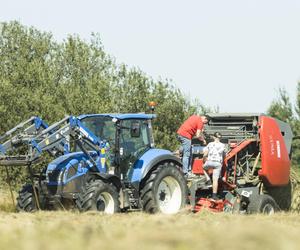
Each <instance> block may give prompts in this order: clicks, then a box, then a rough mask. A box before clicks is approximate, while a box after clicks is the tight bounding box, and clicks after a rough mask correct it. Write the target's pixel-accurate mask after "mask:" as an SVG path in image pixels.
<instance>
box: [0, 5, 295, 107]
mask: <svg viewBox="0 0 300 250" xmlns="http://www.w3.org/2000/svg"><path fill="white" fill-rule="evenodd" d="M10 20H18V21H20V22H21V23H22V24H24V25H27V26H34V27H36V28H38V29H40V30H42V31H48V32H52V33H53V35H54V37H55V39H57V40H58V41H61V40H63V39H65V38H66V37H67V35H68V34H78V35H79V36H80V37H81V38H83V39H85V40H87V41H88V40H89V38H90V34H91V32H96V33H99V34H100V36H101V38H102V42H103V45H104V48H105V50H106V51H107V52H108V53H109V54H111V55H112V56H114V57H115V58H116V60H117V62H119V63H125V64H127V65H129V66H135V67H139V68H140V69H141V70H142V71H144V72H145V73H146V74H147V75H149V76H151V77H153V78H154V79H160V78H162V79H165V78H168V79H172V81H173V83H174V84H175V85H176V86H177V87H178V88H180V89H181V90H182V91H183V92H184V93H185V94H186V95H188V96H190V97H192V98H196V97H197V98H198V99H199V100H200V101H201V102H202V103H203V104H205V105H208V106H211V107H214V106H219V107H220V111H222V112H265V111H266V109H267V108H268V106H269V105H270V103H271V101H272V100H273V99H274V98H276V96H277V89H278V88H279V87H280V86H284V87H285V88H286V89H287V91H288V92H289V93H290V95H291V96H293V100H294V96H295V94H296V86H297V82H298V81H299V80H300V1H299V0H284V1H283V0H280V1H279V0H210V1H208V0H205V1H204V0H185V1H183V0H182V1H177V0H148V1H146V0H107V1H104V0H94V1H93V0H85V1H78V0H64V1H63V0H60V1H58V0H51V1H42V0H26V1H24V0H23V1H22V0H19V1H18V0H9V1H8V0H0V21H10Z"/></svg>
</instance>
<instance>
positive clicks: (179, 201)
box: [140, 162, 187, 214]
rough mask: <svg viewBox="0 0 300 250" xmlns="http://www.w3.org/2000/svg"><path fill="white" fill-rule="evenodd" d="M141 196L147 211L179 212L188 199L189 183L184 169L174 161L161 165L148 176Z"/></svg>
mask: <svg viewBox="0 0 300 250" xmlns="http://www.w3.org/2000/svg"><path fill="white" fill-rule="evenodd" d="M140 197H141V203H142V208H143V210H144V211H145V212H148V213H157V212H161V213H164V214H175V213H177V212H179V211H180V210H181V209H182V208H184V206H185V204H186V200H187V184H186V180H185V178H184V176H183V173H182V171H181V170H179V167H178V166H176V165H175V164H174V163H172V162H167V163H165V164H163V165H159V166H158V168H156V169H155V170H154V171H152V172H151V173H150V175H148V176H147V177H146V180H145V182H144V183H143V186H142V189H141V193H140Z"/></svg>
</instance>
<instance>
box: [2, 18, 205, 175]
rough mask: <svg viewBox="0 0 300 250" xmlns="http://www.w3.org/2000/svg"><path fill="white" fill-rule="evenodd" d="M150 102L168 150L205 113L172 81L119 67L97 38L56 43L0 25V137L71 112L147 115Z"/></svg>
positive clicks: (35, 33)
mask: <svg viewBox="0 0 300 250" xmlns="http://www.w3.org/2000/svg"><path fill="white" fill-rule="evenodd" d="M150 101H154V102H156V103H157V108H156V111H155V113H156V114H157V119H155V120H154V124H153V127H154V138H155V141H156V144H157V146H158V147H161V148H167V149H171V150H174V149H175V148H176V147H177V145H178V144H177V140H176V133H175V131H176V130H177V129H178V127H179V126H180V124H181V122H182V121H183V120H184V119H186V118H187V117H188V116H189V115H190V114H192V113H199V114H201V113H205V112H207V111H208V109H207V108H206V107H205V106H203V105H201V104H200V103H199V101H197V100H191V99H189V98H187V97H186V96H185V95H184V93H182V92H181V91H180V90H179V89H178V88H176V87H175V86H174V84H173V83H172V82H171V81H170V80H168V79H159V80H154V79H153V78H151V77H150V76H148V75H146V74H145V73H144V72H142V71H141V70H140V69H139V68H136V67H132V68H131V67H128V66H127V65H125V64H121V63H119V64H118V63H117V62H116V59H115V58H114V57H113V56H111V55H109V54H107V53H106V52H105V50H104V48H103V44H102V42H101V39H100V37H99V35H97V34H92V35H91V39H90V41H88V42H87V41H84V40H82V39H81V38H80V37H78V36H76V35H71V36H68V37H67V38H66V39H65V40H63V41H62V42H57V41H55V39H54V38H53V36H52V34H51V33H48V32H41V31H39V30H37V29H35V28H34V27H26V26H24V25H22V24H20V23H19V22H3V23H0V134H3V133H4V132H5V131H7V130H8V129H10V128H12V127H14V126H15V125H16V124H18V123H20V122H22V121H24V120H26V119H28V118H29V117H31V116H33V115H37V116H40V117H42V119H44V120H45V121H47V122H48V123H49V124H51V123H53V122H55V121H58V120H60V119H62V118H64V117H65V116H66V115H70V114H72V115H79V114H88V113H119V112H120V113H125V112H126V113H127V112H128V113H131V112H132V113H136V112H147V111H149V107H148V102H150ZM0 171H1V170H0ZM20 171H21V172H22V173H23V170H20V169H17V170H13V172H14V174H13V175H14V176H17V175H22V174H21V172H20Z"/></svg>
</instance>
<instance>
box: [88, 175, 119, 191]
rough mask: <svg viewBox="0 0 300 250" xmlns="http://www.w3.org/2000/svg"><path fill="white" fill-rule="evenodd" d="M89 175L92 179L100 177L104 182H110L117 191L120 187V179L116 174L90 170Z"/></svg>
mask: <svg viewBox="0 0 300 250" xmlns="http://www.w3.org/2000/svg"><path fill="white" fill-rule="evenodd" d="M89 177H91V178H92V179H93V178H95V179H101V180H103V181H104V182H108V183H112V184H113V185H114V186H115V187H116V188H117V189H118V191H119V190H120V189H121V188H122V183H121V180H120V178H119V177H118V176H116V175H112V174H106V173H99V172H90V173H89Z"/></svg>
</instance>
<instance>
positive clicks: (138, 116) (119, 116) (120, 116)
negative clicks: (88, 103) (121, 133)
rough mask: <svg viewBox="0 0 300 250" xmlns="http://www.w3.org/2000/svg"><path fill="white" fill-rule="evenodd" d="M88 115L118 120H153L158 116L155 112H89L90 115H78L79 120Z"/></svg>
mask: <svg viewBox="0 0 300 250" xmlns="http://www.w3.org/2000/svg"><path fill="white" fill-rule="evenodd" d="M88 117H110V118H112V119H113V118H116V119H118V120H126V119H145V120H149V119H150V120H151V119H154V118H155V117H156V115H155V114H130V113H128V114H89V115H87V114H86V115H80V116H78V119H79V120H82V119H84V118H88Z"/></svg>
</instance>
